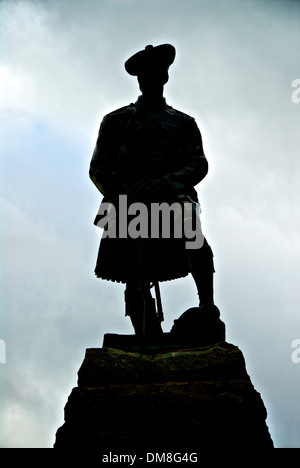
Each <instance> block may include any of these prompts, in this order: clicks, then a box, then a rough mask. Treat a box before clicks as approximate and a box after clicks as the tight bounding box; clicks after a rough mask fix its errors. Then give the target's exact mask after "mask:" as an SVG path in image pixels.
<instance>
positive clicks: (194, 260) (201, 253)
mask: <svg viewBox="0 0 300 468" xmlns="http://www.w3.org/2000/svg"><path fill="white" fill-rule="evenodd" d="M188 255H189V261H190V265H191V273H192V276H193V278H194V281H195V283H196V287H197V292H198V295H199V302H200V306H204V305H205V306H206V305H210V304H214V271H215V269H214V261H213V252H212V249H211V247H210V246H209V244H208V243H207V241H206V239H205V240H204V244H203V246H202V247H201V249H197V250H190V251H189V253H188Z"/></svg>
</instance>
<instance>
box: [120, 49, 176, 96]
mask: <svg viewBox="0 0 300 468" xmlns="http://www.w3.org/2000/svg"><path fill="white" fill-rule="evenodd" d="M175 53H176V52H175V48H174V47H173V46H172V45H170V44H162V45H159V46H156V47H153V46H152V45H148V46H146V47H145V49H144V50H141V51H140V52H137V53H136V54H134V55H133V56H132V57H130V58H129V59H128V60H127V61H126V62H125V69H126V71H127V72H128V73H129V74H130V75H132V76H137V79H138V82H139V86H140V89H141V91H142V92H143V93H145V92H156V91H158V90H162V88H163V86H164V84H166V83H167V81H168V80H169V73H168V70H169V67H170V65H171V64H172V63H173V62H174V59H175Z"/></svg>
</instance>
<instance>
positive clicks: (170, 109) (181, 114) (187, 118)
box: [166, 105, 195, 122]
mask: <svg viewBox="0 0 300 468" xmlns="http://www.w3.org/2000/svg"><path fill="white" fill-rule="evenodd" d="M166 112H168V113H169V114H171V115H174V116H175V117H177V118H178V119H180V120H184V121H186V122H193V121H194V120H195V119H194V117H192V116H191V115H188V114H186V113H185V112H182V111H180V110H178V109H174V107H172V106H169V105H168V106H167V108H166Z"/></svg>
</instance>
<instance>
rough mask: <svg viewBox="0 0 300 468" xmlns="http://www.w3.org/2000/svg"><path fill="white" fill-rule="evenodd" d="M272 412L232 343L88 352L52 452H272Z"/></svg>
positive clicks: (104, 349) (108, 349)
mask: <svg viewBox="0 0 300 468" xmlns="http://www.w3.org/2000/svg"><path fill="white" fill-rule="evenodd" d="M266 415H267V414H266V409H265V406H264V404H263V401H262V399H261V397H260V394H259V393H258V392H257V391H256V390H255V389H254V387H253V385H252V383H251V380H250V378H249V376H248V374H247V371H246V366H245V361H244V358H243V355H242V353H241V351H240V350H239V349H238V348H237V347H236V346H234V345H232V344H229V343H226V342H220V343H217V344H214V345H211V346H205V347H204V346H202V347H193V348H188V347H185V348H180V347H179V348H177V349H176V346H174V347H173V348H172V349H166V348H159V347H151V346H148V347H147V346H146V347H143V348H141V349H137V348H135V349H134V351H129V350H128V349H127V350H121V349H112V348H106V347H103V348H99V349H98V348H97V349H87V350H86V355H85V359H84V361H83V363H82V366H81V368H80V369H79V372H78V387H76V388H74V389H73V390H72V393H71V395H70V396H69V399H68V402H67V404H66V406H65V423H64V424H63V426H62V427H60V428H59V429H58V431H57V434H56V442H55V445H54V447H55V448H68V449H70V448H72V449H83V450H85V451H93V450H96V451H98V453H100V452H101V453H108V451H111V452H113V453H129V451H132V452H134V451H147V452H151V451H156V452H157V451H159V450H169V451H173V452H174V451H177V452H182V451H183V450H188V451H190V452H191V451H193V452H199V453H200V451H201V450H202V449H206V448H218V447H228V448H236V449H237V448H238V449H241V448H249V449H251V450H253V449H257V448H272V447H273V443H272V440H271V437H270V434H269V431H268V428H267V425H266Z"/></svg>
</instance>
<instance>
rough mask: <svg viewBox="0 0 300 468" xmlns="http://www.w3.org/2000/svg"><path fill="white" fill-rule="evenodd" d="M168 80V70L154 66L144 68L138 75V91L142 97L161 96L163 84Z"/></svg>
mask: <svg viewBox="0 0 300 468" xmlns="http://www.w3.org/2000/svg"><path fill="white" fill-rule="evenodd" d="M168 79H169V75H168V70H167V69H166V68H161V67H158V66H155V65H152V66H149V67H147V68H144V70H143V71H142V72H141V73H140V74H139V75H138V82H139V85H140V90H141V91H142V93H143V94H144V95H151V96H156V95H162V92H163V87H164V84H165V83H167V81H168Z"/></svg>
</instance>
